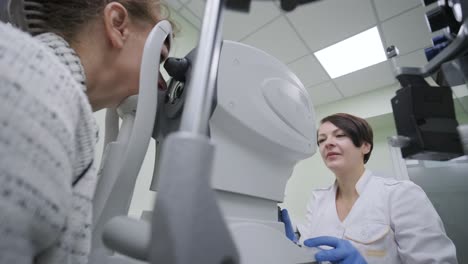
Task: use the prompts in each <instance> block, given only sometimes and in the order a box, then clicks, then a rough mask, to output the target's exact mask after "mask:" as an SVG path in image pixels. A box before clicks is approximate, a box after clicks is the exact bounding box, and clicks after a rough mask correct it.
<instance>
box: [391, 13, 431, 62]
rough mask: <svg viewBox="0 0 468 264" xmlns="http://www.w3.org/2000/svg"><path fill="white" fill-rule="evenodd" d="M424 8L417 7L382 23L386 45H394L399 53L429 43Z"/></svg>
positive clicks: (407, 51)
mask: <svg viewBox="0 0 468 264" xmlns="http://www.w3.org/2000/svg"><path fill="white" fill-rule="evenodd" d="M424 14H425V13H424V8H423V7H418V8H415V9H413V10H411V11H409V12H406V13H403V14H401V15H399V16H396V17H394V18H392V19H390V20H388V21H386V22H384V23H382V32H383V36H384V38H385V41H386V43H387V45H395V46H396V47H397V48H398V50H399V51H400V53H401V54H407V53H409V52H413V51H415V50H418V49H421V48H424V47H427V46H429V45H431V33H429V29H428V27H427V25H426V19H425V16H424Z"/></svg>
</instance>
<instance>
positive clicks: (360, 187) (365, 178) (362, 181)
mask: <svg viewBox="0 0 468 264" xmlns="http://www.w3.org/2000/svg"><path fill="white" fill-rule="evenodd" d="M371 177H372V172H371V171H370V170H367V169H366V170H365V171H364V173H363V174H362V176H361V178H359V180H358V182H357V183H356V191H357V193H358V194H359V195H361V194H362V192H363V191H364V190H365V189H366V186H367V183H369V180H370V178H371Z"/></svg>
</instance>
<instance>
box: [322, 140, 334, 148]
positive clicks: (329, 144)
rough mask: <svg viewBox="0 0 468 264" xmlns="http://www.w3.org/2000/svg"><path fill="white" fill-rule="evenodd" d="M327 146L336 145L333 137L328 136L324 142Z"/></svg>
mask: <svg viewBox="0 0 468 264" xmlns="http://www.w3.org/2000/svg"><path fill="white" fill-rule="evenodd" d="M323 144H324V146H325V148H331V147H333V146H335V141H334V140H333V138H327V139H326V140H325V141H324V142H323Z"/></svg>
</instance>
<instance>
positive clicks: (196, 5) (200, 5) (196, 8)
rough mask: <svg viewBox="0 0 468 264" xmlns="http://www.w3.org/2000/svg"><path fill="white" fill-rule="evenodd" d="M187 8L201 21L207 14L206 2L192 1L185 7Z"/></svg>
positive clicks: (200, 0)
mask: <svg viewBox="0 0 468 264" xmlns="http://www.w3.org/2000/svg"><path fill="white" fill-rule="evenodd" d="M185 7H186V8H188V9H190V10H191V11H192V12H193V14H195V15H196V16H197V17H198V18H199V19H200V20H201V18H202V17H203V13H204V12H205V1H203V0H192V1H190V2H189V3H188V4H187V5H185Z"/></svg>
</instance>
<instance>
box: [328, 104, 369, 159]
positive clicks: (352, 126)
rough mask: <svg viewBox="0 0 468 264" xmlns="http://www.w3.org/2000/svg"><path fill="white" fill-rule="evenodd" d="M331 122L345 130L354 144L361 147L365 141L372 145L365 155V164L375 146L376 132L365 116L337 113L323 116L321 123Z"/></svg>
mask: <svg viewBox="0 0 468 264" xmlns="http://www.w3.org/2000/svg"><path fill="white" fill-rule="evenodd" d="M325 122H330V123H332V124H333V125H335V126H336V127H338V128H339V129H341V130H343V131H344V133H345V134H346V135H347V136H348V137H349V138H350V139H351V141H352V142H353V144H354V146H356V147H358V148H359V147H361V146H362V144H363V143H364V142H367V143H369V144H370V145H371V147H370V151H369V153H367V154H365V155H364V164H365V163H367V161H368V160H369V158H370V155H371V152H372V149H373V148H374V134H373V132H372V128H371V126H370V125H369V123H367V121H366V120H365V119H363V118H360V117H357V116H353V115H350V114H345V113H336V114H333V115H329V116H327V117H325V118H323V119H322V120H321V121H320V124H323V123H325Z"/></svg>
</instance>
